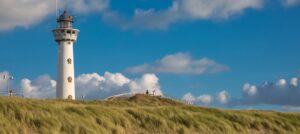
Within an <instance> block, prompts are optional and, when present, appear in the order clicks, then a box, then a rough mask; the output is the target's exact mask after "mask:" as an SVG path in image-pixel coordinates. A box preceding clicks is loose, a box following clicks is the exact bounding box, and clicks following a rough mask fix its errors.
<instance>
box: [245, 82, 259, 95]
mask: <svg viewBox="0 0 300 134" xmlns="http://www.w3.org/2000/svg"><path fill="white" fill-rule="evenodd" d="M243 91H244V93H246V94H247V95H249V96H253V95H255V94H256V91H257V88H256V86H255V85H250V84H249V83H246V84H245V85H244V87H243Z"/></svg>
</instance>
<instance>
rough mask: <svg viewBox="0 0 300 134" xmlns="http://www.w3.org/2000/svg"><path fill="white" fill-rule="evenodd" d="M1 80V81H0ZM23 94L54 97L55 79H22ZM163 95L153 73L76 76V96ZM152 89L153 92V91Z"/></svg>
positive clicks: (98, 97) (100, 97)
mask: <svg viewBox="0 0 300 134" xmlns="http://www.w3.org/2000/svg"><path fill="white" fill-rule="evenodd" d="M0 82H1V81H0ZM20 88H21V90H23V91H24V96H25V97H28V98H51V99H52V98H55V93H56V81H55V80H52V79H51V78H50V77H49V76H48V75H42V76H39V77H38V78H37V79H35V80H30V79H27V78H25V79H22V80H21V83H20ZM146 90H148V91H149V92H150V93H154V95H163V93H162V91H161V88H160V85H159V78H158V77H157V76H156V75H155V74H144V75H143V76H142V77H141V78H138V79H134V80H130V79H129V78H127V77H126V76H124V75H123V74H121V73H110V72H105V73H104V75H103V76H101V75H99V74H98V73H90V74H81V75H79V76H78V77H77V78H76V98H78V99H79V98H82V97H84V99H105V98H106V97H109V96H113V95H119V94H124V93H125V94H129V95H131V94H135V93H146ZM153 91H154V92H153Z"/></svg>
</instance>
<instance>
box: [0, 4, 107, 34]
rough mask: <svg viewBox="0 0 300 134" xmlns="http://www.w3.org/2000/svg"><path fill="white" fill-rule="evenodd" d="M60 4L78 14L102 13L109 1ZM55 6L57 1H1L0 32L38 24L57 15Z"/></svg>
mask: <svg viewBox="0 0 300 134" xmlns="http://www.w3.org/2000/svg"><path fill="white" fill-rule="evenodd" d="M59 2H60V3H59V6H60V7H68V8H70V9H71V10H72V11H74V12H75V13H77V14H80V13H89V12H92V11H102V10H104V9H106V8H107V6H108V4H109V1H108V0H88V1H86V0H65V1H59ZM67 3H68V5H67ZM55 5H56V2H55V0H1V1H0V18H1V19H0V30H9V29H13V28H15V27H25V28H27V27H29V26H31V25H34V24H38V23H40V22H41V21H42V20H44V19H45V18H46V17H47V16H49V15H54V14H55V9H56V7H55Z"/></svg>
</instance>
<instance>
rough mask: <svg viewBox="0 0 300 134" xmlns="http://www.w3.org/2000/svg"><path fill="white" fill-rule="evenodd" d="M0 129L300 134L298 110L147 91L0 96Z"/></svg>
mask: <svg viewBox="0 0 300 134" xmlns="http://www.w3.org/2000/svg"><path fill="white" fill-rule="evenodd" d="M0 133H1V134H5V133H10V134H13V133H16V134H64V133H65V134H202V133H203V134H243V133H245V134H300V114H298V113H280V112H271V111H255V110H247V111H237V110H221V109H213V108H201V107H196V106H190V105H185V104H182V103H180V102H176V101H172V100H169V99H162V98H159V97H150V96H145V95H136V96H134V97H132V98H118V99H114V100H110V101H63V100H34V99H21V98H15V97H0Z"/></svg>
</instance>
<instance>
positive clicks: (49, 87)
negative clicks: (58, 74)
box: [21, 75, 56, 98]
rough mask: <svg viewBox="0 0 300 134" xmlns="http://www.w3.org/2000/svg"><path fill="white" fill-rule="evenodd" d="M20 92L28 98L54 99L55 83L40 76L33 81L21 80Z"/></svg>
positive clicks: (48, 78)
mask: <svg viewBox="0 0 300 134" xmlns="http://www.w3.org/2000/svg"><path fill="white" fill-rule="evenodd" d="M21 90H23V92H24V96H25V97H28V98H55V93H56V92H55V91H56V81H54V80H52V79H51V78H50V76H48V75H42V76H40V77H38V78H37V79H35V80H33V81H31V80H29V79H26V78H25V79H22V80H21Z"/></svg>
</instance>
